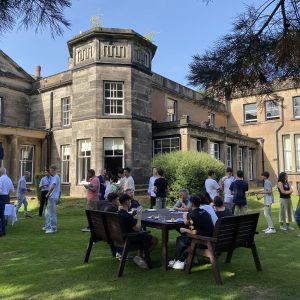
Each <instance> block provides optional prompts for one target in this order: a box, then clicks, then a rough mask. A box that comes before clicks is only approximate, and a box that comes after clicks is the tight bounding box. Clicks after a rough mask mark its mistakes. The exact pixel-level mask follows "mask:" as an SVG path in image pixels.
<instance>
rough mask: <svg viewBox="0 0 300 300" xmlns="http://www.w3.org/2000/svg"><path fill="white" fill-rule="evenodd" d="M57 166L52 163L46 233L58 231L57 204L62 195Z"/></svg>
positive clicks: (44, 228) (47, 196) (47, 195)
mask: <svg viewBox="0 0 300 300" xmlns="http://www.w3.org/2000/svg"><path fill="white" fill-rule="evenodd" d="M56 169H57V168H56V166H55V165H51V166H50V168H49V172H50V175H51V176H52V177H51V182H50V188H49V191H48V193H47V194H46V198H48V204H47V208H46V213H45V217H46V225H45V227H43V230H45V233H55V232H57V219H56V204H57V202H58V200H59V197H60V178H59V176H58V175H56Z"/></svg>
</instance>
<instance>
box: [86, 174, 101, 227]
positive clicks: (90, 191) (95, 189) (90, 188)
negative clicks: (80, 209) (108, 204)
mask: <svg viewBox="0 0 300 300" xmlns="http://www.w3.org/2000/svg"><path fill="white" fill-rule="evenodd" d="M87 178H88V182H89V184H84V185H83V186H84V187H85V188H86V190H87V197H86V199H87V201H86V209H91V210H98V205H99V191H100V182H99V179H98V177H97V176H96V175H95V170H93V169H89V170H88V172H87ZM82 231H83V232H88V231H90V229H89V227H86V228H83V229H82Z"/></svg>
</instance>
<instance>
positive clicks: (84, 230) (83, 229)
mask: <svg viewBox="0 0 300 300" xmlns="http://www.w3.org/2000/svg"><path fill="white" fill-rule="evenodd" d="M81 231H82V232H91V229H89V228H87V227H85V228H82V229H81Z"/></svg>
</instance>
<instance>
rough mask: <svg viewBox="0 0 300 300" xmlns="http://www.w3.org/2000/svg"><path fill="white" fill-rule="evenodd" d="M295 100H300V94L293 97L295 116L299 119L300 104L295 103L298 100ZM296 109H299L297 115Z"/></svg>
mask: <svg viewBox="0 0 300 300" xmlns="http://www.w3.org/2000/svg"><path fill="white" fill-rule="evenodd" d="M295 100H298V101H300V96H296V97H293V115H294V118H296V119H298V118H300V105H295V102H296V101H295ZM296 111H298V114H297V115H296Z"/></svg>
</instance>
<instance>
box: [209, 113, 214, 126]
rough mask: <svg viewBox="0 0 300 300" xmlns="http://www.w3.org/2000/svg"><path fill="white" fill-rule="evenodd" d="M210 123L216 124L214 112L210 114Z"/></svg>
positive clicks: (211, 124)
mask: <svg viewBox="0 0 300 300" xmlns="http://www.w3.org/2000/svg"><path fill="white" fill-rule="evenodd" d="M208 125H209V126H215V114H213V113H209V114H208Z"/></svg>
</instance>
